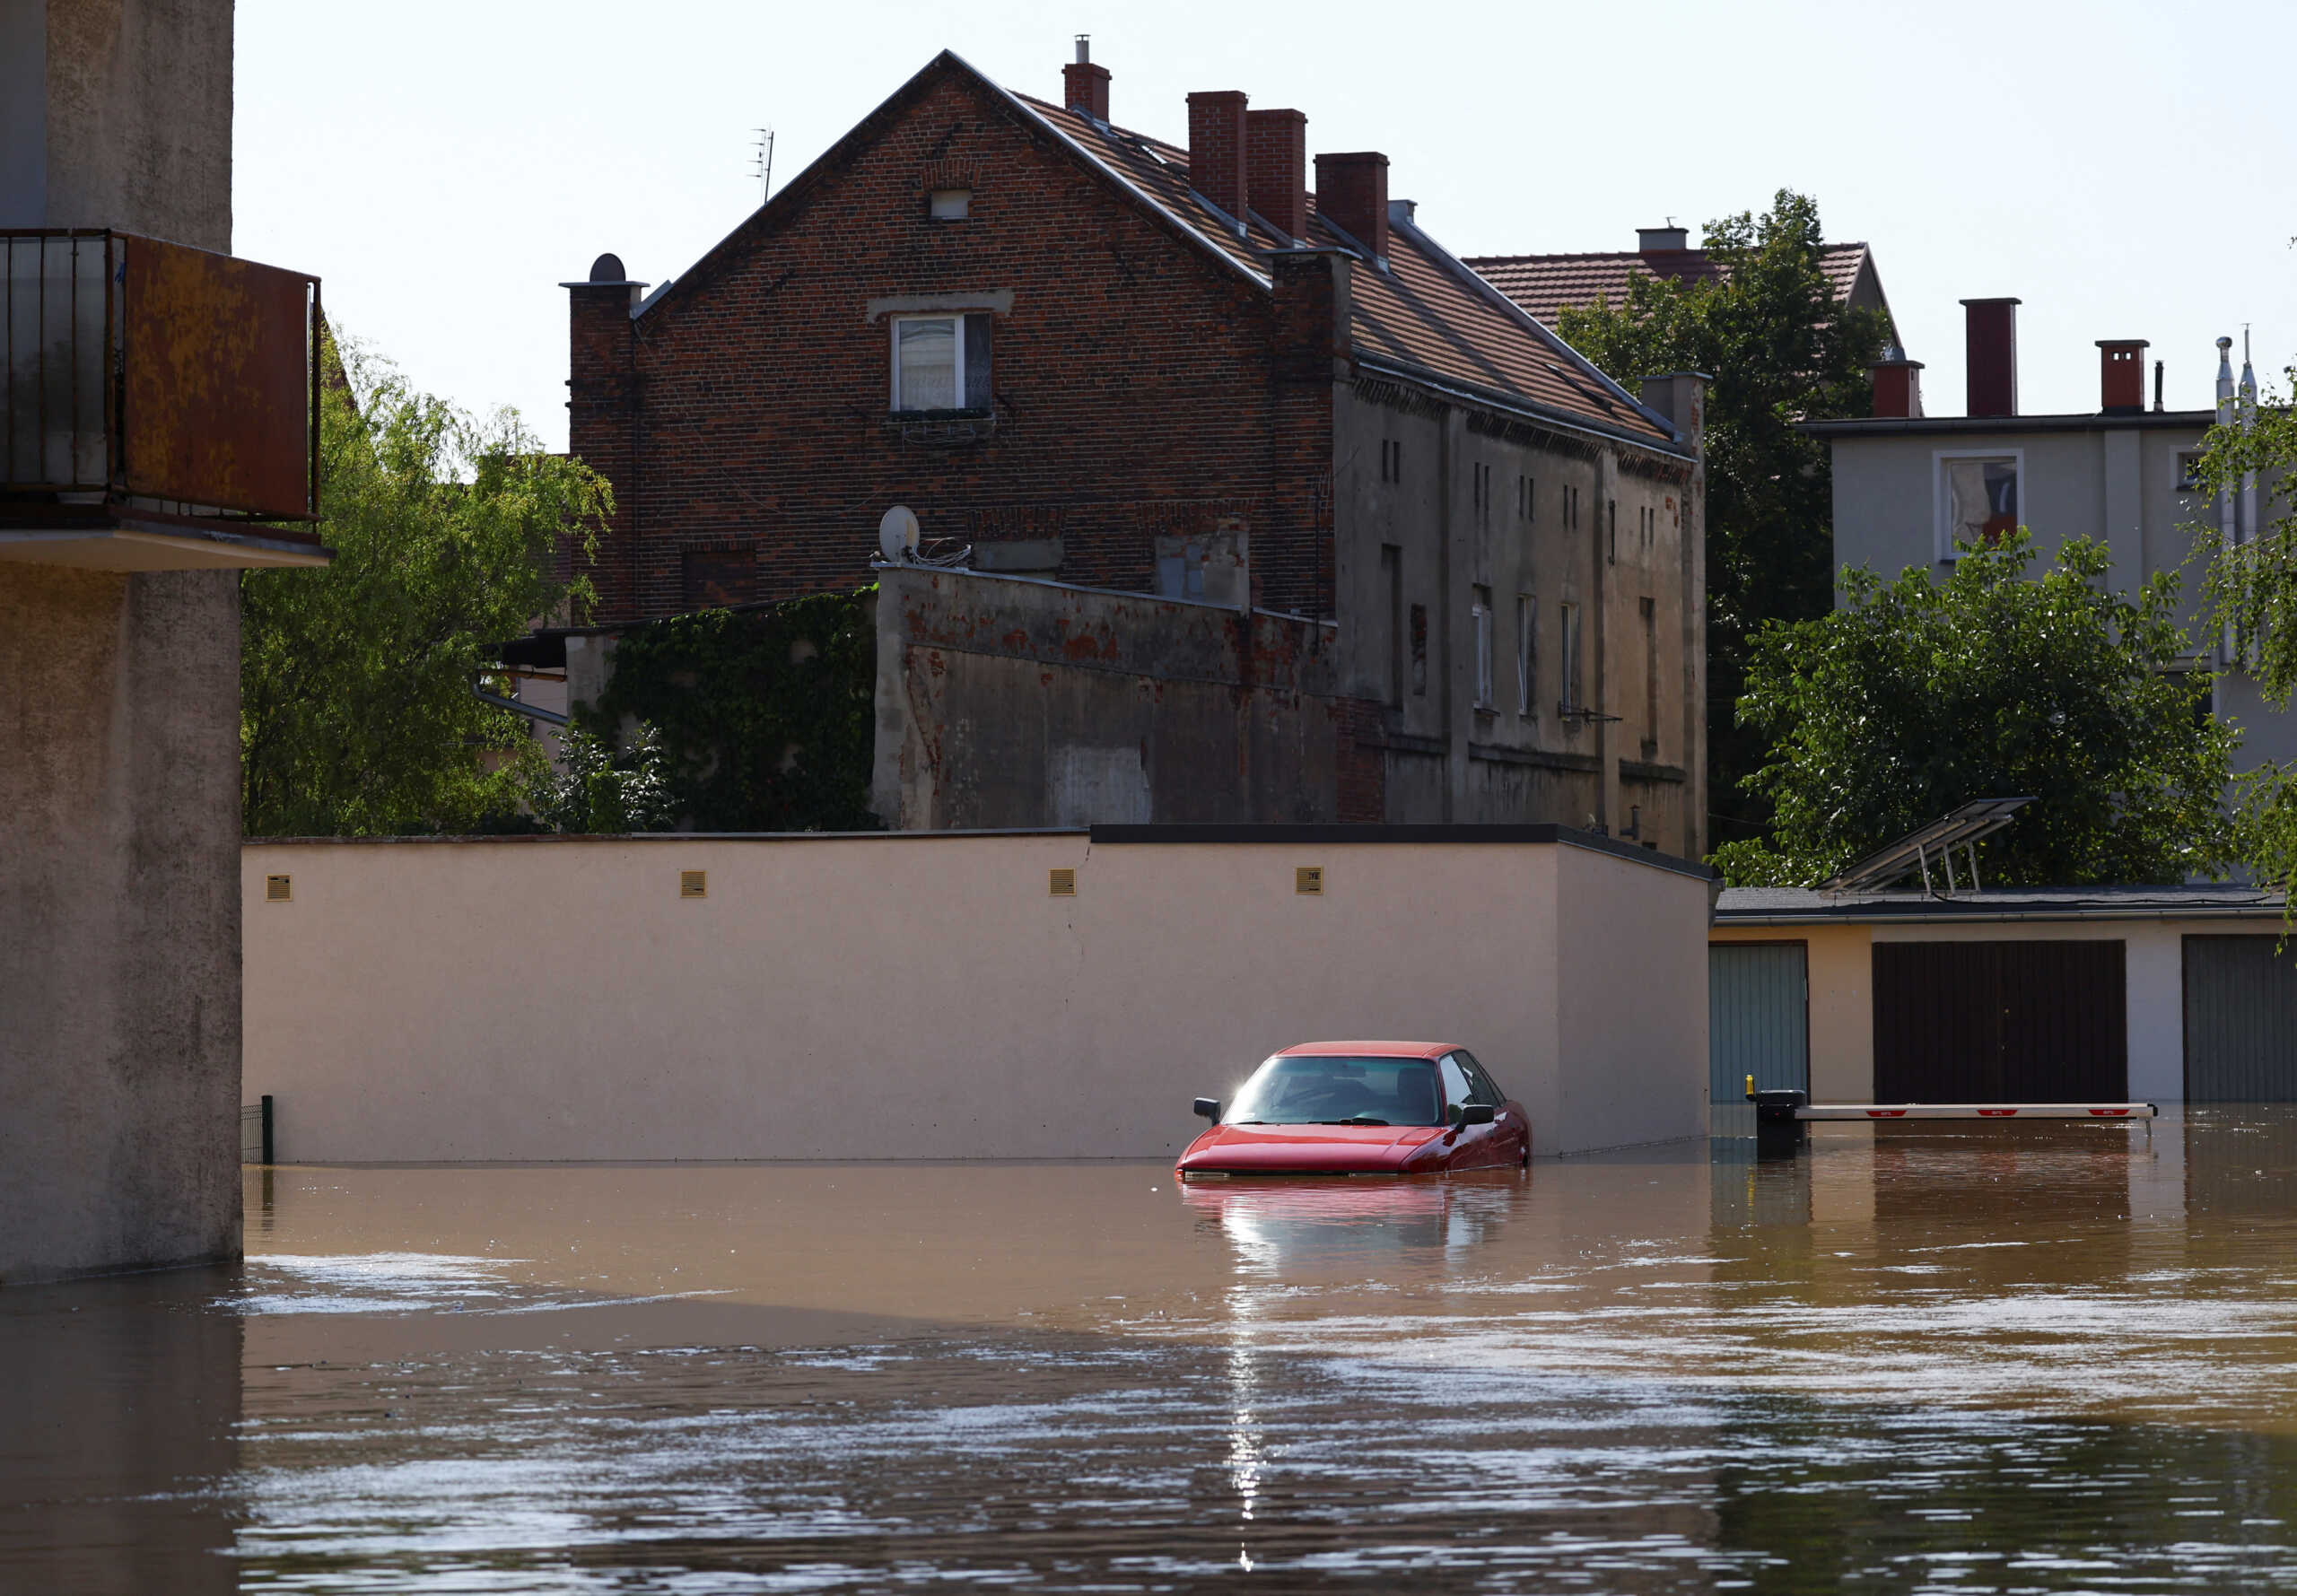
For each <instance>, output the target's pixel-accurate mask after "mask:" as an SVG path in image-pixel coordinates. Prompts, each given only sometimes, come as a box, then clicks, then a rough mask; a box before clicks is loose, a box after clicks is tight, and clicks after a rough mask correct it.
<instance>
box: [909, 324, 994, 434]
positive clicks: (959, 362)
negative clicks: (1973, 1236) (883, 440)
mask: <svg viewBox="0 0 2297 1596" xmlns="http://www.w3.org/2000/svg"><path fill="white" fill-rule="evenodd" d="M893 327H894V408H895V410H909V411H915V410H986V409H988V408H989V403H990V387H989V372H990V353H989V351H990V331H989V315H988V313H987V312H986V311H980V312H976V313H974V314H971V315H965V316H897V317H895V318H894V324H893Z"/></svg>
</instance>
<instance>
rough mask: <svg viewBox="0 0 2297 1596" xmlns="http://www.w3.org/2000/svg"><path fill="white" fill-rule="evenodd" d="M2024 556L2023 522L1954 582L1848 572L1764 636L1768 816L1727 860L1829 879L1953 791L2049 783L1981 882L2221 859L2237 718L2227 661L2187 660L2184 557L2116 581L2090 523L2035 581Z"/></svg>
mask: <svg viewBox="0 0 2297 1596" xmlns="http://www.w3.org/2000/svg"><path fill="white" fill-rule="evenodd" d="M2032 560H2033V548H2032V544H2031V539H2029V538H2028V536H2026V535H2025V534H2024V533H2023V532H2020V533H2019V534H2018V535H2016V536H2013V537H2012V538H2009V539H2007V540H2005V541H2004V543H2003V544H2002V545H1999V546H1997V547H1993V548H1969V549H1965V550H1964V552H1963V553H1962V554H1961V558H1960V559H1959V560H1958V561H1957V562H1956V563H1955V565H1954V568H1953V571H1952V574H1951V575H1950V576H1948V577H1947V579H1946V580H1945V581H1944V582H1943V583H1940V582H1937V581H1935V580H1932V577H1931V575H1930V573H1929V572H1928V571H1926V570H1923V569H1920V568H1918V567H1909V568H1908V570H1907V571H1905V572H1904V573H1903V574H1901V575H1900V577H1899V578H1898V579H1897V580H1895V581H1891V582H1889V583H1885V582H1883V581H1882V579H1881V578H1880V577H1877V576H1875V575H1874V574H1873V572H1871V571H1849V572H1847V573H1846V575H1845V576H1844V579H1843V591H1844V597H1845V598H1846V600H1847V603H1846V606H1845V607H1843V608H1841V609H1839V610H1834V611H1830V612H1829V613H1828V614H1826V615H1822V616H1820V617H1819V618H1818V619H1816V620H1808V621H1777V622H1772V623H1771V624H1769V625H1767V626H1765V627H1764V628H1762V630H1760V632H1757V633H1756V634H1755V637H1754V640H1753V646H1752V649H1751V653H1750V658H1749V661H1748V667H1747V692H1746V696H1745V697H1744V698H1743V699H1742V700H1741V702H1740V705H1739V713H1740V716H1741V718H1742V719H1743V720H1746V721H1748V722H1749V723H1750V724H1751V725H1752V726H1753V727H1754V728H1755V729H1756V730H1757V731H1758V732H1760V734H1761V735H1762V736H1763V737H1764V738H1765V739H1766V741H1767V744H1768V746H1769V749H1770V754H1769V758H1768V759H1767V760H1766V762H1765V763H1764V764H1763V765H1762V767H1761V769H1760V770H1759V771H1758V772H1756V773H1755V774H1754V775H1753V776H1752V777H1751V778H1750V781H1751V783H1752V784H1753V785H1754V786H1755V787H1756V788H1757V789H1759V791H1760V793H1761V795H1762V796H1763V797H1764V798H1768V799H1769V802H1770V804H1771V806H1772V807H1773V812H1774V814H1775V815H1776V819H1775V821H1774V824H1773V829H1772V832H1771V834H1770V836H1769V838H1768V839H1759V840H1751V841H1742V842H1731V843H1726V844H1725V845H1724V846H1723V847H1721V848H1718V849H1717V850H1716V852H1715V856H1714V858H1715V862H1716V864H1717V865H1719V866H1720V867H1721V868H1722V869H1723V872H1724V877H1725V880H1727V881H1729V882H1730V883H1732V885H1740V886H1756V885H1774V886H1812V885H1816V884H1818V883H1819V882H1820V881H1822V880H1824V879H1825V878H1826V877H1828V876H1831V875H1832V874H1834V873H1835V872H1836V871H1838V870H1839V869H1840V868H1843V867H1844V866H1846V865H1847V864H1850V863H1852V862H1853V861H1855V860H1856V859H1858V858H1860V857H1861V856H1863V855H1865V854H1866V853H1869V852H1872V851H1873V850H1875V849H1877V848H1880V847H1882V845H1883V844H1885V843H1887V842H1892V841H1895V840H1896V839H1897V838H1899V837H1901V836H1904V835H1905V834H1906V833H1908V832H1910V831H1912V830H1914V829H1915V828H1916V827H1917V826H1918V825H1921V824H1924V823H1926V822H1927V821H1931V820H1935V819H1936V818H1937V817H1938V816H1939V815H1943V814H1945V813H1946V812H1947V811H1949V810H1950V809H1952V808H1953V807H1956V806H1957V805H1959V804H1963V803H1967V802H1969V800H1970V799H1972V798H2009V797H2016V796H2031V797H2032V798H2035V799H2037V800H2038V801H2037V802H2035V803H2034V804H2032V805H2031V806H2029V807H2027V808H2025V809H2024V810H2022V811H2021V813H2020V814H2019V815H2018V817H2017V819H2016V820H2015V821H2014V822H2013V824H2011V825H2010V826H2009V827H2008V828H2007V829H2006V830H2004V831H2002V832H1998V833H1996V834H1995V835H1994V836H1993V837H1991V838H1989V839H1987V841H1986V842H1981V843H1980V844H1979V845H1978V856H1979V859H1980V863H1981V868H1982V875H1983V877H1984V879H1985V880H1986V881H1987V882H1988V883H1991V884H1995V885H2062V886H2080V885H2092V884H2098V883H2167V882H2177V881H2182V880H2185V879H2186V878H2187V877H2188V876H2196V875H2200V876H2219V875H2222V874H2223V872H2224V870H2225V868H2226V866H2227V864H2228V862H2229V860H2230V858H2231V828H2230V825H2229V823H2228V819H2227V816H2226V815H2225V812H2224V808H2223V794H2224V790H2225V784H2226V781H2227V779H2228V769H2229V765H2230V763H2231V758H2232V752H2233V748H2234V745H2235V737H2234V734H2233V732H2232V730H2231V728H2229V727H2228V726H2226V725H2225V724H2224V723H2223V721H2220V720H2217V719H2216V718H2215V717H2214V716H2212V715H2211V714H2209V713H2208V710H2207V705H2208V693H2209V685H2210V682H2211V680H2212V679H2213V678H2211V677H2209V676H2205V675H2204V674H2202V673H2200V672H2192V671H2187V670H2184V669H2181V668H2179V667H2181V666H2182V665H2183V664H2184V662H2185V659H2186V657H2187V653H2188V649H2189V647H2190V642H2189V640H2188V636H2187V634H2186V632H2185V631H2184V630H2183V629H2182V628H2181V627H2180V626H2179V624H2178V622H2177V617H2176V612H2177V595H2178V579H2177V577H2176V576H2175V575H2174V574H2172V573H2170V572H2162V573H2161V574H2158V575H2156V576H2154V577H2153V578H2152V579H2150V580H2148V581H2147V582H2146V583H2145V585H2144V587H2143V588H2141V589H2139V590H2138V592H2137V593H2136V595H2135V597H2134V598H2133V597H2130V596H2128V595H2126V594H2122V593H2116V592H2111V591H2109V590H2108V589H2107V588H2106V586H2105V577H2106V571H2107V560H2106V552H2105V550H2104V549H2103V548H2102V547H2100V545H2097V544H2095V543H2092V542H2091V541H2089V540H2087V539H2085V538H2076V539H2074V540H2073V541H2071V542H2069V543H2067V544H2066V545H2065V546H2064V547H2063V548H2062V549H2061V550H2060V551H2059V554H2058V561H2057V566H2056V567H2055V568H2054V569H2052V570H2050V571H2047V572H2045V573H2044V574H2043V575H2042V576H2041V577H2040V578H2039V580H2028V579H2027V575H2026V572H2027V568H2028V566H2029V565H2030V564H2031V563H2032Z"/></svg>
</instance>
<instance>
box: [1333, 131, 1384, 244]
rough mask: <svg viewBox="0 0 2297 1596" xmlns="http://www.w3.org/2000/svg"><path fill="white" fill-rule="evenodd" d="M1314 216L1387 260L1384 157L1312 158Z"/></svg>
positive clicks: (1368, 152)
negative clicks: (1314, 179) (1313, 171)
mask: <svg viewBox="0 0 2297 1596" xmlns="http://www.w3.org/2000/svg"><path fill="white" fill-rule="evenodd" d="M1316 214H1318V215H1320V216H1322V217H1323V219H1324V220H1325V221H1327V222H1331V223H1332V225H1333V226H1334V227H1337V228H1339V229H1340V230H1341V231H1342V232H1344V233H1346V234H1348V236H1349V237H1350V238H1352V239H1354V240H1356V241H1357V242H1358V243H1359V244H1361V245H1363V246H1364V247H1365V248H1366V249H1369V250H1370V251H1371V252H1372V258H1373V259H1374V260H1376V261H1378V262H1382V263H1384V262H1385V261H1386V260H1387V258H1388V158H1387V157H1386V156H1385V155H1383V154H1381V153H1379V152H1378V151H1377V150H1359V151H1357V152H1355V153H1352V154H1346V155H1319V156H1317V157H1316Z"/></svg>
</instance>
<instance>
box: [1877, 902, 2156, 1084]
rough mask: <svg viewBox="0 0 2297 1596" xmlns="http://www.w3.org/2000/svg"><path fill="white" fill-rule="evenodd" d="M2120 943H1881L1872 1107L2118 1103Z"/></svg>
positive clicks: (2123, 987) (2123, 1014)
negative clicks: (1875, 1104)
mask: <svg viewBox="0 0 2297 1596" xmlns="http://www.w3.org/2000/svg"><path fill="white" fill-rule="evenodd" d="M2126 981H2127V977H2126V976H2125V974H2124V972H2123V966H2122V945H2121V943H2120V942H2118V941H2112V942H2108V941H2096V942H1877V943H1876V944H1874V1101H1875V1102H1877V1103H2118V1102H2120V1101H2121V1100H2122V1099H2123V1098H2125V1097H2127V1095H2128V1093H2129V1010H2128V998H2127V984H2126Z"/></svg>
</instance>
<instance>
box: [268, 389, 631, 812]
mask: <svg viewBox="0 0 2297 1596" xmlns="http://www.w3.org/2000/svg"><path fill="white" fill-rule="evenodd" d="M323 358H324V359H326V360H327V361H328V377H329V379H330V380H328V382H327V383H326V384H325V385H324V386H323V388H322V390H321V409H320V417H319V453H320V470H321V473H322V475H321V478H320V481H321V501H320V502H321V509H322V513H323V515H324V517H325V519H324V520H323V521H322V523H321V525H320V528H319V531H320V534H321V536H322V537H323V539H324V541H325V542H326V543H327V544H328V545H329V546H331V547H332V548H333V549H334V550H335V551H336V558H335V563H334V564H333V565H331V566H328V567H327V568H325V569H315V570H304V571H249V572H247V573H246V575H245V576H244V577H243V578H242V579H241V585H240V606H241V610H240V613H241V648H240V755H241V765H240V772H241V796H242V800H243V805H244V815H245V821H244V824H245V825H246V827H247V830H248V832H249V833H250V834H252V835H258V836H372V835H392V834H398V833H436V832H455V831H467V830H472V829H476V828H480V827H485V826H488V825H490V824H499V823H500V821H501V819H502V817H504V816H507V815H511V814H513V813H515V812H516V810H517V809H518V807H519V804H520V799H521V798H522V797H523V796H524V794H525V792H526V790H527V788H528V785H529V784H530V783H531V782H532V781H534V780H535V779H536V774H537V761H538V760H539V758H540V755H539V754H538V752H537V750H536V748H535V745H534V744H533V742H532V741H531V739H530V738H529V737H528V732H527V726H526V722H525V721H524V720H522V719H521V718H520V717H519V716H517V715H515V714H513V713H511V711H505V710H498V709H493V708H491V707H489V706H488V705H486V704H485V703H483V702H480V701H479V700H478V699H476V698H475V697H474V696H472V693H471V687H472V685H473V684H474V683H476V681H477V680H478V679H479V677H480V676H481V675H482V673H484V672H485V670H486V669H487V668H488V662H487V658H486V654H485V649H486V646H487V645H488V644H490V643H494V642H499V641H502V640H503V639H505V638H511V637H516V636H519V635H520V634H521V633H523V632H526V631H527V629H528V626H529V625H531V624H533V622H534V620H535V619H536V618H537V616H546V615H565V614H567V613H569V609H570V606H575V607H579V606H582V605H585V604H587V602H588V601H589V600H590V584H589V582H588V580H587V579H585V578H583V577H581V575H579V574H578V575H577V576H576V577H575V578H574V579H573V580H572V581H571V582H570V581H563V580H558V579H556V578H555V577H554V576H553V575H552V570H553V566H554V563H555V561H554V558H553V556H554V554H555V552H556V550H557V549H558V547H559V546H560V545H561V543H562V540H563V542H565V543H567V544H570V545H572V547H573V548H574V549H575V550H576V551H577V560H578V562H580V563H587V561H588V560H589V559H590V555H591V554H592V552H593V550H594V546H595V543H594V537H593V535H592V533H591V531H590V528H592V527H594V526H595V525H597V524H598V522H599V521H600V520H601V519H603V518H604V517H605V516H607V514H608V513H610V511H611V508H612V506H611V499H610V494H609V490H608V489H607V484H606V483H605V482H604V481H603V480H602V479H601V478H599V477H598V475H595V474H594V473H592V472H591V471H590V469H589V468H588V467H585V466H583V465H582V464H581V462H579V461H576V460H571V459H567V458H560V457H554V456H552V455H548V454H546V453H545V452H543V449H542V446H541V443H540V441H539V440H537V438H536V437H535V436H534V434H533V433H532V432H528V430H527V428H526V427H525V425H524V424H523V423H521V422H520V419H519V416H518V414H517V413H516V412H515V411H511V410H507V409H505V410H499V411H497V412H495V413H494V414H493V415H492V416H489V417H487V418H485V419H484V420H478V419H474V418H473V417H471V416H469V415H467V414H463V413H461V412H459V411H458V410H456V409H455V408H453V407H452V406H450V405H448V404H446V403H445V402H444V401H442V400H441V399H438V398H435V397H432V396H430V395H428V394H424V393H420V392H417V391H416V390H415V388H411V387H409V386H408V385H407V383H406V381H405V380H404V379H402V378H401V377H400V376H399V374H398V373H397V371H393V370H391V369H390V368H389V367H388V366H387V365H384V364H383V363H381V362H379V361H375V360H373V359H371V358H368V357H365V356H363V355H362V353H360V352H359V351H358V350H357V349H356V348H355V346H347V347H343V348H342V349H341V352H340V353H338V350H337V346H335V345H330V346H329V348H328V349H327V350H326V351H325V352H324V353H323ZM505 754H507V755H508V757H507V758H505V757H504V755H505Z"/></svg>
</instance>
